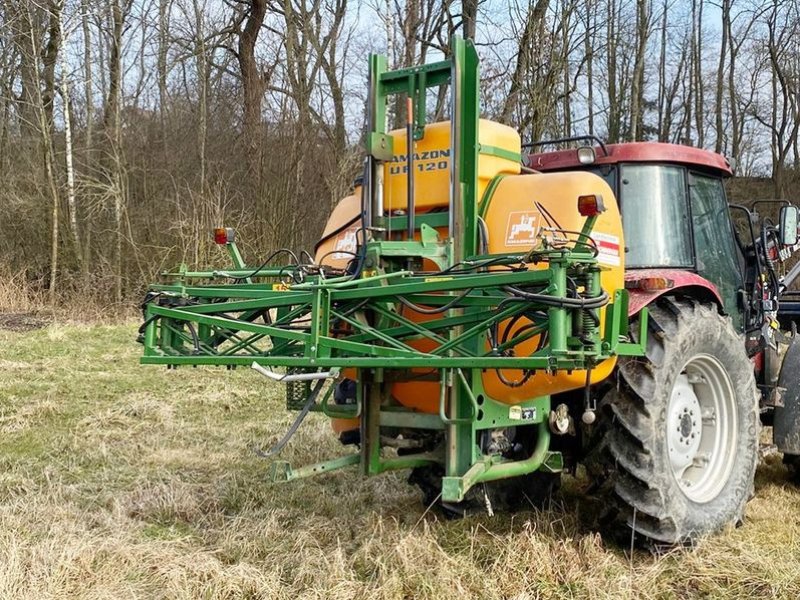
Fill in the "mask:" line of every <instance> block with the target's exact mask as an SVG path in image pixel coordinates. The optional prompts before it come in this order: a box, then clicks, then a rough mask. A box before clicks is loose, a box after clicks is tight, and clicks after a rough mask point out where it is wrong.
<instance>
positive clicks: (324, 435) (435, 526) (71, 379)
mask: <svg viewBox="0 0 800 600" xmlns="http://www.w3.org/2000/svg"><path fill="white" fill-rule="evenodd" d="M134 337H135V326H134V325H133V324H131V325H121V326H101V325H92V326H89V325H50V326H48V327H45V328H42V329H36V330H33V331H27V332H22V331H9V330H2V329H0V348H2V350H0V597H1V598H14V599H16V598H36V599H40V598H61V597H70V598H72V597H78V598H130V597H144V598H150V597H156V598H161V597H165V598H298V597H299V598H315V597H316V598H342V599H351V598H365V597H378V598H453V597H460V598H471V597H474V598H508V599H511V598H515V599H519V600H522V599H533V598H626V597H630V598H687V597H708V598H718V597H732V598H773V597H780V598H797V597H800V491H798V490H796V489H795V488H794V487H793V486H792V485H791V484H790V483H789V482H788V481H787V475H786V471H785V470H784V468H783V467H782V466H781V464H780V461H779V458H778V457H776V456H773V457H770V458H768V459H767V460H766V462H765V463H764V464H762V466H761V468H760V470H759V473H758V479H757V483H756V493H757V497H756V498H755V499H754V500H753V501H752V502H751V503H750V505H749V512H748V519H747V520H746V522H745V524H744V526H743V527H741V528H738V529H735V530H731V531H727V532H725V533H723V534H722V535H719V536H716V537H714V538H713V539H709V540H707V541H705V542H703V543H702V544H700V545H699V546H698V547H697V548H695V549H691V550H674V551H672V552H670V553H668V554H666V555H663V556H658V557H656V556H653V555H651V554H649V553H646V552H642V551H637V552H636V553H634V555H633V556H631V555H630V554H629V552H628V551H627V549H625V548H620V547H618V546H614V545H613V544H611V543H607V542H606V541H604V540H603V538H602V537H601V536H599V535H598V534H596V533H594V532H593V531H592V530H591V529H590V528H589V526H588V523H589V522H590V518H589V516H584V515H587V514H588V513H591V512H593V511H592V505H591V501H590V500H587V499H585V498H583V497H582V496H581V494H580V487H581V482H579V481H578V482H575V481H572V482H571V483H570V480H568V481H567V485H566V489H565V491H564V492H563V494H562V495H560V496H558V497H557V498H556V499H555V502H556V504H557V506H556V507H555V509H554V510H552V511H548V512H541V513H535V512H528V513H518V514H516V515H513V516H508V515H498V516H495V517H493V518H490V517H488V516H483V517H474V518H470V519H466V520H463V521H443V520H441V519H440V518H438V517H437V516H436V515H435V514H434V513H433V512H428V513H424V507H422V506H421V505H420V503H419V498H418V494H417V492H416V490H415V489H412V488H410V487H409V486H408V485H407V484H406V483H405V478H404V475H403V474H402V473H397V474H392V475H389V476H381V477H376V478H371V479H361V478H358V477H356V475H355V474H354V473H352V472H342V473H338V474H330V475H326V476H323V477H319V478H317V479H311V480H305V481H300V482H294V483H291V484H274V485H273V484H269V483H268V482H267V480H266V474H267V467H268V465H267V463H266V462H265V461H263V460H261V459H258V458H256V457H255V456H254V454H253V453H252V452H251V451H250V449H249V448H250V447H251V446H252V445H254V444H258V445H268V444H270V443H271V442H274V441H275V440H276V439H277V438H278V437H279V436H280V435H281V434H282V433H283V431H284V430H285V428H286V427H287V425H288V424H289V422H290V418H291V415H290V414H289V413H287V412H286V411H284V410H283V409H282V401H283V400H282V393H281V392H282V390H281V389H280V387H279V386H278V385H276V384H270V383H269V382H266V381H265V380H263V379H261V378H259V377H258V376H256V375H255V374H254V373H252V372H249V371H248V370H244V369H243V370H239V371H236V372H226V371H223V370H212V369H208V370H206V369H183V370H178V371H166V370H165V369H161V368H157V367H143V366H139V365H138V364H137V358H138V353H139V350H140V347H139V346H138V345H137V344H135V343H134ZM341 451H342V450H341V448H340V447H339V446H338V443H337V442H336V441H335V440H334V438H333V436H332V435H330V433H329V431H328V426H327V423H325V422H324V421H323V420H321V419H318V418H317V417H316V416H314V417H311V418H310V419H309V422H307V423H306V424H304V426H303V428H302V429H301V430H300V433H299V434H298V435H297V436H296V437H295V438H294V439H293V441H292V442H291V443H290V445H289V446H288V447H287V449H286V450H285V457H286V458H287V459H288V460H290V461H294V462H297V463H303V462H310V461H315V460H320V459H324V458H326V457H331V456H333V455H334V454H335V453H337V452H339V453H340V452H341Z"/></svg>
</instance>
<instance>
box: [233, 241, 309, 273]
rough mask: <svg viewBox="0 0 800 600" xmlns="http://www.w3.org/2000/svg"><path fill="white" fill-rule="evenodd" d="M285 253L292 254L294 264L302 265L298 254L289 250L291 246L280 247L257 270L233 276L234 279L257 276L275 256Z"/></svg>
mask: <svg viewBox="0 0 800 600" xmlns="http://www.w3.org/2000/svg"><path fill="white" fill-rule="evenodd" d="M284 253H286V254H289V256H291V257H292V258H293V259H294V264H295V265H297V266H298V267H299V266H300V261H299V260H298V259H297V255H296V254H295V253H294V252H292V251H291V250H289V248H278V249H277V250H275V252H273V253H272V254H270V255H269V256H268V257H267V258H266V260H265V261H264V262H262V263H261V264H260V265H259V266H258V267H256V269H255V271H253V272H252V273H250V274H249V275H242V276H241V277H233V278H232V279H233V280H234V281H242V280H244V279H248V278H250V277H255V276H256V275H257V274H258V272H259V271H260V270H261V269H263V268H264V267H266V266H267V265H268V264H269V263H270V261H271V260H272V259H273V258H275V257H276V256H279V255H281V254H284Z"/></svg>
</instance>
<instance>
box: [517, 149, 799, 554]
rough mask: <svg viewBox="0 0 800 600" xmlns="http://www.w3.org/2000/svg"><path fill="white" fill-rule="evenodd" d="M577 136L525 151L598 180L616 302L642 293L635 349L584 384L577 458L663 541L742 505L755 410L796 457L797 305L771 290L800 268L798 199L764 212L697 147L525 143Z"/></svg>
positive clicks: (780, 290) (531, 162) (545, 168)
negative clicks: (620, 248) (618, 242)
mask: <svg viewBox="0 0 800 600" xmlns="http://www.w3.org/2000/svg"><path fill="white" fill-rule="evenodd" d="M585 141H590V142H594V143H595V144H596V145H594V146H582V147H580V148H578V149H577V150H575V149H572V150H560V151H552V152H542V153H535V154H529V155H528V156H527V157H526V158H525V159H524V161H523V162H524V163H525V164H526V166H527V167H528V168H530V169H534V170H537V171H542V172H557V171H578V170H581V171H589V172H592V173H594V174H596V175H599V176H600V177H602V178H603V179H604V180H605V181H606V182H607V183H608V184H609V186H610V187H611V189H612V190H613V191H614V193H615V195H616V198H617V201H618V202H619V205H620V210H621V215H622V222H623V228H624V232H625V244H626V248H625V268H626V271H625V287H626V289H627V290H628V293H629V294H630V303H629V307H628V312H629V315H630V317H631V319H632V320H635V318H636V315H637V313H638V312H639V311H640V310H641V309H642V308H643V307H645V306H647V307H649V336H648V340H647V354H646V357H645V358H638V357H630V358H621V359H620V362H619V366H618V369H617V376H616V378H614V379H613V380H610V381H606V382H603V383H602V384H601V385H600V386H597V389H596V391H595V394H596V396H597V397H599V398H602V399H601V400H600V406H599V413H598V427H597V432H596V434H595V435H594V436H592V437H591V439H588V440H584V443H583V447H582V450H583V451H584V452H585V455H584V456H583V457H582V458H581V459H579V460H582V461H583V462H585V464H586V465H587V469H588V470H589V473H590V475H591V477H592V478H593V480H594V482H595V484H596V485H597V486H598V488H599V489H601V490H605V491H606V492H608V493H609V494H610V495H611V496H612V497H613V500H614V503H613V505H614V509H613V510H614V511H615V512H616V514H617V516H618V517H621V518H623V519H625V520H627V522H628V525H629V526H633V528H634V529H635V530H636V531H637V532H640V533H642V534H644V535H646V536H647V537H649V538H652V539H657V540H666V541H675V540H678V539H681V538H682V537H683V536H685V535H686V534H687V533H688V532H690V531H698V530H699V531H713V530H716V529H718V528H719V527H721V526H722V525H723V524H724V522H725V521H729V520H730V516H731V515H732V514H734V515H735V516H736V520H740V519H741V516H742V515H743V511H744V506H745V503H746V502H747V500H748V499H749V497H750V496H751V495H752V488H753V475H754V471H755V468H756V464H757V461H758V447H757V445H758V431H759V429H760V425H761V424H762V423H763V424H765V425H772V426H773V427H774V430H773V431H774V443H775V444H776V446H777V448H778V450H780V451H781V452H783V453H784V457H785V462H787V463H788V464H789V465H790V468H791V467H793V466H794V464H795V462H796V461H797V458H798V455H800V386H798V385H797V377H798V375H797V374H798V370H799V369H800V344H799V343H798V341H797V340H798V338H797V335H796V328H795V326H794V324H793V317H794V316H795V314H796V313H799V312H800V311H798V310H797V308H798V305H797V303H795V302H791V301H788V302H785V303H784V304H782V303H781V298H782V297H784V296H785V295H786V294H788V293H789V292H787V289H788V287H789V286H790V285H791V283H792V281H793V280H794V279H795V278H796V277H797V275H798V274H799V273H800V267H799V266H796V267H794V268H792V269H789V270H787V269H786V268H785V266H786V261H787V259H788V258H789V257H790V256H791V254H792V253H793V252H794V251H795V250H796V249H797V248H798V232H797V226H798V223H797V221H798V209H797V208H796V207H795V206H793V205H791V204H790V203H789V202H783V201H774V203H775V204H777V205H778V206H779V207H780V208H779V219H778V220H779V222H778V223H773V222H772V221H771V220H770V219H769V218H765V219H761V218H760V217H759V216H758V214H757V213H756V212H754V210H753V209H752V208H747V207H745V206H741V205H735V204H728V201H727V199H726V194H725V187H724V185H723V180H724V179H725V178H727V177H730V176H731V175H732V171H731V167H730V165H729V163H728V161H726V160H725V158H724V157H722V156H720V155H718V154H715V153H712V152H708V151H705V150H700V149H697V148H692V147H687V146H680V145H675V144H665V143H651V142H641V143H624V144H610V145H606V144H604V143H602V142H601V141H600V140H597V139H596V138H571V139H562V140H553V141H550V142H542V143H536V144H529V145H527V148H529V149H536V148H540V147H545V146H546V145H548V144H560V143H565V142H585ZM770 202H773V201H770ZM737 214H740V215H741V216H743V217H744V219H743V221H744V223H743V227H741V226H740V227H738V228H737V226H736V219H735V218H734V217H735V215H737ZM739 229H743V230H744V234H740V233H739V231H738V230H739ZM781 323H783V324H784V326H788V327H790V329H791V330H790V332H788V333H787V332H784V331H782V330H781V327H780V324H781ZM631 329H632V330H634V331H635V330H636V327H632V328H631Z"/></svg>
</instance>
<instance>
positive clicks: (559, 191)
mask: <svg viewBox="0 0 800 600" xmlns="http://www.w3.org/2000/svg"><path fill="white" fill-rule="evenodd" d="M478 84H479V76H478V59H477V54H476V52H475V50H474V48H473V46H472V44H471V42H469V41H464V40H461V39H459V38H454V40H453V42H452V46H451V53H450V57H449V58H448V59H447V60H443V61H440V62H436V63H432V64H426V65H423V66H417V67H411V68H406V69H401V70H396V71H389V70H387V69H386V60H385V58H383V57H381V56H375V55H373V56H371V57H370V78H369V101H368V123H369V132H368V134H367V138H366V145H367V157H366V159H365V162H364V171H363V176H362V177H361V178H360V179H359V181H358V182H357V183H356V186H355V189H354V191H353V194H352V195H350V196H348V197H346V198H344V199H343V200H342V201H341V202H340V203H339V204H338V205H337V206H336V207H335V209H334V210H333V212H332V214H331V217H330V219H329V221H328V225H327V226H326V229H325V231H324V233H323V236H322V238H321V240H320V241H319V243H318V244H317V246H316V248H315V252H316V256H315V257H314V259H313V260H311V257H310V256H308V259H307V260H305V261H304V260H300V259H297V258H296V256H295V255H294V254H293V253H291V252H289V251H287V250H278V251H276V252H275V253H273V254H272V255H270V256H269V257H267V258H266V260H264V261H263V263H262V264H261V265H260V266H258V267H255V266H247V265H245V264H244V262H243V260H242V257H241V255H240V253H239V251H238V249H237V247H236V244H235V242H234V239H233V231H232V230H230V229H225V228H221V229H218V230H216V231H215V237H216V241H217V242H218V243H219V244H221V245H223V246H224V247H225V248H227V250H228V251H229V253H230V257H231V260H232V263H233V265H232V267H231V268H227V269H220V270H215V271H205V272H199V271H190V270H187V269H186V268H185V267H181V268H180V269H179V270H177V271H175V272H171V273H166V274H165V276H166V278H167V280H168V283H165V284H160V285H153V286H152V287H151V290H150V291H149V293H148V295H147V297H146V300H145V303H144V306H143V310H144V319H145V321H144V324H143V325H142V329H141V333H142V336H141V340H142V341H143V342H144V356H143V358H142V362H143V363H148V364H161V365H167V366H171V367H177V366H181V365H225V366H227V367H230V368H233V367H235V366H248V367H250V366H252V367H253V368H254V369H255V370H257V371H258V372H259V373H261V374H262V375H264V376H266V377H268V378H270V379H273V380H275V381H278V382H283V383H284V384H285V385H286V404H287V408H288V409H290V410H295V411H298V415H297V418H296V420H295V422H294V424H293V425H292V426H291V427H290V429H289V431H288V432H287V434H286V435H285V436H284V437H283V438H282V439H281V440H280V441H279V442H278V443H277V444H276V446H275V447H274V448H273V449H272V450H271V451H270V452H268V453H265V454H266V455H268V456H270V457H272V456H274V455H276V454H277V452H278V451H279V450H280V449H281V448H282V447H283V446H284V445H285V444H286V442H287V441H288V440H289V438H290V437H291V435H292V434H293V433H294V432H295V431H296V430H297V428H298V426H299V425H300V423H301V422H302V420H303V418H304V417H305V416H306V415H307V414H308V412H309V411H319V412H322V413H324V414H325V415H327V416H329V417H331V419H332V423H333V428H334V431H335V432H336V433H337V434H338V435H339V437H340V439H341V441H342V442H343V443H344V444H352V445H355V446H357V447H358V452H357V453H349V454H345V455H344V456H341V457H338V458H333V459H331V460H328V461H326V462H322V463H318V464H315V465H310V466H304V467H300V468H293V467H291V466H290V465H288V464H287V463H285V462H281V461H275V462H273V464H272V471H271V472H272V477H273V479H275V480H293V479H298V478H301V477H307V476H310V475H314V474H318V473H322V472H328V471H333V470H335V469H339V468H344V467H347V466H351V465H352V466H357V467H358V469H359V470H360V471H361V473H363V474H365V475H375V474H379V473H382V472H384V471H388V470H394V469H411V475H410V477H409V481H410V482H413V483H416V484H417V485H419V486H420V487H421V488H422V490H423V492H424V497H425V501H426V502H428V503H432V502H438V503H439V504H440V505H441V507H442V508H443V509H444V510H446V511H448V512H450V513H464V512H466V511H468V510H472V509H474V508H478V507H480V508H483V507H491V506H492V505H494V506H501V507H504V506H513V505H514V504H523V505H524V504H526V503H527V502H528V501H533V502H536V501H538V500H541V499H543V498H546V497H547V496H548V494H550V493H551V491H552V490H553V489H554V488H555V486H557V484H558V482H559V481H560V476H561V473H562V472H563V471H569V472H574V471H575V469H576V467H577V465H579V464H583V465H584V466H585V468H586V472H587V473H588V476H589V478H590V480H591V481H592V487H593V490H594V493H597V494H603V495H605V496H606V497H607V499H608V502H607V505H608V514H607V515H606V516H607V521H608V522H611V523H619V524H621V525H623V526H625V527H628V528H632V529H633V530H635V531H636V532H637V533H638V534H640V535H642V536H644V537H646V538H649V539H652V540H658V541H664V542H670V543H671V542H679V541H685V540H687V539H692V538H694V537H696V536H698V535H702V534H704V533H707V532H711V531H715V530H718V529H719V528H721V527H723V526H724V525H725V524H727V523H731V522H737V521H739V520H741V519H742V517H743V514H744V508H745V504H746V502H747V500H748V498H749V496H750V494H751V491H752V485H753V477H754V472H755V468H756V464H757V460H758V442H759V439H758V435H759V425H760V422H761V420H762V419H769V420H774V424H775V438H776V443H777V445H778V446H779V449H781V450H782V451H784V452H786V453H787V456H792V455H800V391H798V390H797V389H796V387H797V386H796V385H795V384H794V374H795V373H797V372H798V368H800V349H798V348H800V346H799V345H798V344H796V343H795V340H796V336H794V335H792V334H784V333H781V331H780V329H779V327H778V317H779V315H778V298H779V296H780V295H781V294H783V293H784V291H785V288H786V286H788V284H789V282H790V281H791V280H792V279H794V277H795V276H796V275H797V273H798V269H792V270H791V271H789V272H788V273H783V271H785V269H784V268H783V264H784V261H785V260H786V259H787V258H788V256H789V255H790V254H791V253H792V252H793V251H794V250H795V248H796V246H797V216H798V210H797V208H795V207H794V206H791V205H789V204H788V203H785V205H782V206H781V209H780V224H779V225H778V226H774V225H773V224H772V223H771V222H770V221H769V220H764V222H763V223H759V222H758V219H757V218H756V216H755V215H754V213H752V212H751V211H749V210H748V209H745V208H743V207H734V208H735V210H737V211H739V212H742V213H743V214H744V215H745V217H746V221H747V223H746V225H747V231H748V232H749V237H747V238H745V239H742V238H741V236H737V235H736V233H735V230H734V228H733V226H732V220H731V216H730V213H729V209H728V205H727V203H726V200H725V194H724V190H723V187H722V178H723V177H724V176H727V175H730V168H729V166H728V165H727V163H726V162H725V160H724V159H723V158H722V157H720V156H718V155H715V154H713V153H710V152H706V151H702V150H697V149H692V148H687V147H681V146H673V145H668V144H619V145H610V146H606V145H604V144H602V142H598V144H597V145H596V146H582V147H580V148H578V149H572V150H564V151H553V152H544V153H540V154H530V155H526V156H524V157H523V154H522V150H523V148H522V144H521V140H520V137H519V135H518V134H517V133H516V132H515V131H514V130H513V129H511V128H509V127H506V126H504V125H501V124H498V123H494V122H491V121H487V120H482V119H479V102H478ZM445 85H446V86H449V89H450V98H451V110H450V121H449V122H441V123H427V122H426V114H427V107H426V91H427V90H429V89H430V88H436V87H439V86H445ZM398 95H400V96H404V97H405V100H406V108H407V121H408V124H407V126H406V127H405V128H404V129H401V130H396V131H391V132H388V131H387V127H386V122H387V106H388V104H389V102H390V101H394V100H395V98H396V96H398ZM409 141H410V142H411V143H409ZM561 141H564V140H556V142H561ZM409 146H411V149H410V150H409ZM523 159H524V160H523ZM523 163H524V164H523ZM618 199H619V201H620V204H619V205H618ZM620 206H621V210H622V214H620ZM623 220H624V223H625V229H624V232H623ZM278 256H288V257H289V259H288V260H289V261H290V262H289V263H288V264H284V265H282V266H270V265H271V263H273V262H274V261H275V259H276V258H277V257H278ZM301 256H302V255H301ZM784 363H785V366H784V367H783V369H782V368H781V367H782V365H783V364H784ZM274 368H283V370H284V371H283V372H278V371H275V370H273V369H274ZM790 460H791V459H790ZM490 509H491V508H490Z"/></svg>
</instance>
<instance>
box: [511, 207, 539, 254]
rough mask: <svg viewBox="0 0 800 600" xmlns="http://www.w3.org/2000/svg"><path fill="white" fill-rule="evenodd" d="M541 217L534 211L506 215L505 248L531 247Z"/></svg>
mask: <svg viewBox="0 0 800 600" xmlns="http://www.w3.org/2000/svg"><path fill="white" fill-rule="evenodd" d="M540 220H541V215H540V214H539V213H538V212H534V211H517V212H512V213H509V214H508V225H507V226H506V246H533V245H534V244H535V243H536V236H537V235H538V234H539V221H540Z"/></svg>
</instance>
